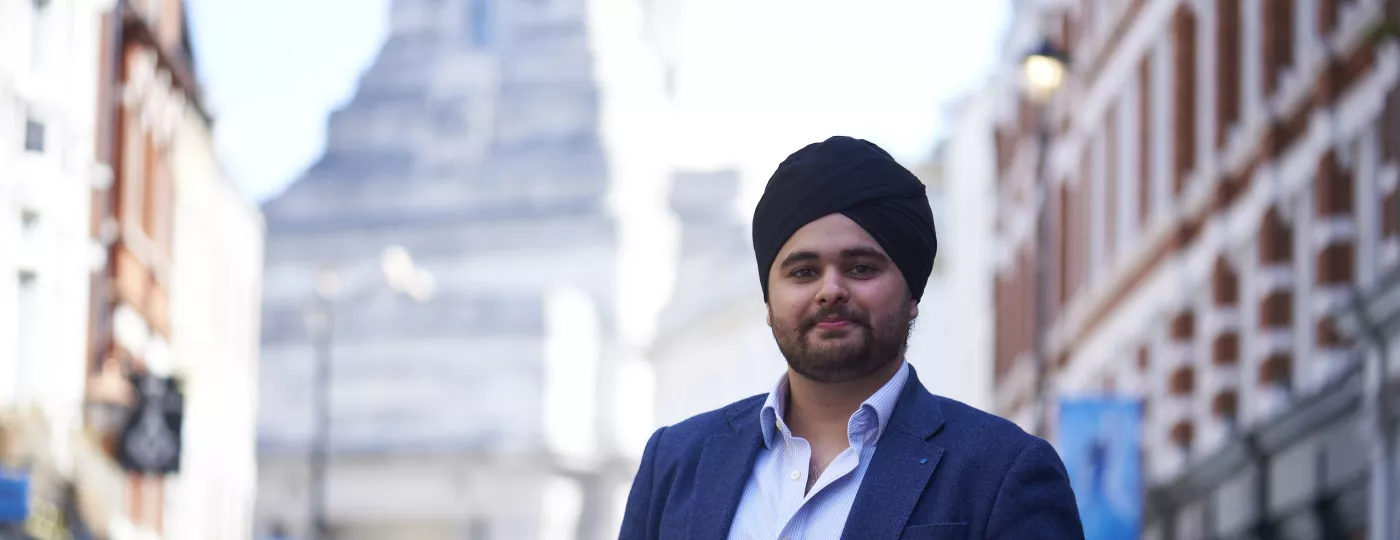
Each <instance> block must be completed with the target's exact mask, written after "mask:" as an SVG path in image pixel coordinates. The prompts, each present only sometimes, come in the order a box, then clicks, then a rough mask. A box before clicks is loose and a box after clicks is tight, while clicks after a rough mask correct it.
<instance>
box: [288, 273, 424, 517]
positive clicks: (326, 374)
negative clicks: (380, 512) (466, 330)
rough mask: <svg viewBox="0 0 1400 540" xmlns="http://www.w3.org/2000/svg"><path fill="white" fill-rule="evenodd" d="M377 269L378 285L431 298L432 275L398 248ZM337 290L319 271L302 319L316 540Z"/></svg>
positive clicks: (335, 281) (336, 279) (334, 279)
mask: <svg viewBox="0 0 1400 540" xmlns="http://www.w3.org/2000/svg"><path fill="white" fill-rule="evenodd" d="M379 270H380V274H381V277H383V278H384V283H385V284H387V285H388V286H389V288H390V289H392V290H393V291H394V292H395V293H398V294H402V295H404V296H407V297H409V298H412V299H414V300H416V301H418V302H426V301H428V300H430V299H431V298H432V297H433V292H434V290H435V285H434V281H433V275H432V274H431V273H429V272H428V271H427V270H426V269H424V268H422V267H419V266H418V265H417V264H415V263H414V262H413V257H412V256H410V255H409V253H408V250H407V249H404V247H403V246H399V245H393V246H389V247H388V248H385V250H384V253H383V254H382V255H381V256H380V259H379ZM340 290H341V283H340V275H339V274H338V273H337V272H336V270H335V268H334V267H331V266H325V267H322V268H321V269H320V271H318V272H317V274H316V295H315V299H314V301H313V303H312V306H311V309H310V310H309V311H308V313H307V316H306V325H307V330H308V331H309V332H310V334H311V339H312V346H313V347H314V348H315V349H316V366H315V373H314V374H313V380H312V383H313V386H314V388H313V393H312V407H313V422H314V424H313V432H312V441H311V456H310V458H311V460H310V461H311V463H310V469H311V479H310V486H309V491H310V497H309V499H310V501H309V504H310V513H311V538H314V539H316V540H324V539H325V538H328V537H329V534H330V529H329V527H328V524H327V523H326V465H327V453H328V452H329V446H330V428H331V416H330V380H331V349H332V339H331V336H332V330H333V329H334V327H335V324H334V314H335V309H334V301H335V299H336V298H337V297H338V296H339V295H340Z"/></svg>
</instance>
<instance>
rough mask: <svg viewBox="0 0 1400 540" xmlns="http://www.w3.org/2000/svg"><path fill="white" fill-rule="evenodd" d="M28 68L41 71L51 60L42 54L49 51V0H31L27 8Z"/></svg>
mask: <svg viewBox="0 0 1400 540" xmlns="http://www.w3.org/2000/svg"><path fill="white" fill-rule="evenodd" d="M29 14H30V15H29V16H30V20H29V70H30V71H33V72H35V73H39V72H41V71H42V70H43V69H44V67H46V66H47V65H49V64H50V63H51V62H46V61H45V58H44V56H45V55H46V54H47V53H48V51H49V46H50V44H49V42H48V41H49V35H51V34H52V33H53V32H51V31H50V30H49V26H50V25H51V24H52V22H51V21H52V20H53V16H52V15H51V14H50V13H49V0H33V2H32V3H31V9H30V10H29Z"/></svg>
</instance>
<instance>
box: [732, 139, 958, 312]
mask: <svg viewBox="0 0 1400 540" xmlns="http://www.w3.org/2000/svg"><path fill="white" fill-rule="evenodd" d="M837 212H840V213H841V214H844V215H845V216H846V217H848V218H850V219H851V221H854V222H856V224H857V225H860V226H861V228H863V229H865V231H866V232H868V233H870V236H871V237H872V238H874V239H875V241H876V242H879V243H880V247H882V248H884V250H885V253H887V254H888V255H889V256H890V259H891V260H892V261H894V264H895V266H897V267H898V268H899V271H900V273H901V274H903V275H904V281H905V282H906V283H908V284H909V293H910V295H912V296H913V298H914V299H915V300H918V299H920V298H921V297H922V296H923V294H924V286H925V285H927V284H928V278H929V274H931V273H932V272H933V259H934V256H935V255H936V254H937V253H938V237H937V236H936V235H935V234H934V230H933V210H932V209H931V208H929V203H928V195H927V194H926V192H925V189H924V184H923V182H920V181H919V179H918V178H917V177H915V176H914V173H911V172H909V169H906V168H904V166H902V165H900V164H899V163H898V162H896V161H895V160H894V158H893V157H891V156H890V154H889V153H888V152H885V151H884V150H883V149H881V148H880V147H879V146H876V145H875V144H873V143H871V142H868V141H865V140H861V139H853V138H851V137H840V136H838V137H832V138H830V139H827V140H826V141H823V142H820V143H812V144H810V145H807V146H806V147H805V148H803V149H801V150H798V151H797V152H794V153H793V154H792V155H791V156H788V158H787V159H785V160H783V162H782V164H780V165H778V170H777V171H776V172H774V173H773V177H772V178H769V179H768V187H767V188H765V189H764V191H763V198H762V199H759V201H758V207H757V208H756V209H754V213H753V250H754V255H755V256H757V258H758V279H759V283H760V284H761V285H762V287H763V301H764V302H767V301H768V271H769V269H770V268H772V266H773V261H774V259H776V258H777V257H778V250H780V249H782V247H783V244H785V243H787V241H788V238H790V237H792V235H793V233H795V232H797V230H798V229H801V228H802V227H803V226H804V225H806V224H808V223H811V222H812V221H815V220H816V219H818V218H821V217H823V216H826V215H829V214H834V213H837Z"/></svg>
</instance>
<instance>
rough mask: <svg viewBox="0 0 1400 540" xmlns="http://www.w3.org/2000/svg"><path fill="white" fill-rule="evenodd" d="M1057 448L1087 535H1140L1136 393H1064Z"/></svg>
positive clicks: (1089, 538) (1098, 539)
mask: <svg viewBox="0 0 1400 540" xmlns="http://www.w3.org/2000/svg"><path fill="white" fill-rule="evenodd" d="M1059 420H1060V422H1059V429H1058V432H1059V445H1058V446H1059V452H1060V457H1061V458H1062V459H1063V460H1064V462H1065V468H1066V469H1068V470H1069V479H1070V484H1071V485H1072V486H1073V487H1074V498H1075V500H1076V502H1078V503H1079V517H1080V519H1081V520H1082V521H1083V522H1084V536H1085V540H1129V539H1135V538H1138V537H1140V535H1141V534H1142V533H1141V531H1142V506H1143V480H1142V463H1141V461H1142V459H1141V456H1142V454H1141V453H1140V450H1139V449H1140V448H1142V440H1141V439H1142V436H1141V434H1142V405H1141V402H1140V401H1139V400H1138V399H1137V398H1127V397H1076V398H1062V399H1061V401H1060V418H1059Z"/></svg>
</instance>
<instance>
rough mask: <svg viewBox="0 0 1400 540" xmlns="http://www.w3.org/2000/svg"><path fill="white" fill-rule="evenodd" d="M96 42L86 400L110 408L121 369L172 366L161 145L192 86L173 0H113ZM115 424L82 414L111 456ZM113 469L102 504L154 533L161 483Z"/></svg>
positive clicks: (120, 388)
mask: <svg viewBox="0 0 1400 540" xmlns="http://www.w3.org/2000/svg"><path fill="white" fill-rule="evenodd" d="M103 38H104V39H103V50H102V56H101V58H102V63H101V66H100V69H101V75H100V76H101V83H100V85H99V96H98V103H99V105H98V111H99V112H98V119H97V126H98V135H97V137H98V141H97V145H98V149H97V151H98V156H99V159H100V160H104V161H105V162H106V163H107V164H108V166H109V167H110V170H111V180H112V181H111V182H110V183H109V184H108V185H106V186H104V189H96V190H94V191H93V204H92V208H93V216H92V236H93V238H94V240H95V242H96V243H98V244H100V245H101V246H102V247H103V248H104V249H105V254H106V264H105V265H104V267H103V268H102V269H101V270H99V271H97V272H96V273H94V276H93V283H92V293H93V294H92V320H91V335H90V339H89V352H90V353H89V358H90V365H89V376H90V380H89V383H88V401H89V403H90V405H91V404H107V405H109V406H112V405H116V406H118V407H120V406H130V405H131V404H132V403H133V400H134V396H133V394H134V389H133V388H132V387H131V386H130V384H129V383H127V381H126V376H127V375H129V374H133V373H145V372H147V371H149V370H151V369H152V367H153V365H162V364H168V363H169V362H170V343H171V336H170V327H171V321H170V318H169V310H170V299H169V297H170V274H171V245H172V228H173V218H174V191H173V189H174V182H173V171H172V163H171V151H170V149H171V142H172V138H173V137H174V135H175V133H176V130H177V129H178V128H179V126H180V125H181V122H182V121H183V119H184V114H185V110H186V109H185V108H186V107H195V108H196V109H198V108H199V101H198V95H199V93H198V85H197V82H196V81H195V78H194V69H193V65H192V55H191V54H190V42H189V36H188V33H187V30H186V25H185V13H184V4H183V2H182V1H181V0H129V1H118V2H115V3H114V5H113V7H112V10H111V12H110V13H109V15H108V16H107V18H106V21H105V22H104V25H103ZM90 410H93V408H92V407H90ZM117 421H118V420H114V418H104V417H102V416H101V415H96V414H95V413H90V415H89V418H88V423H89V425H90V426H91V428H92V429H93V430H94V431H95V432H96V433H98V434H99V435H100V437H101V439H102V441H101V442H102V445H103V446H104V447H105V450H106V451H107V452H108V453H110V454H111V456H109V457H112V458H114V459H115V456H116V454H117V450H116V446H117V442H118V437H119V431H120V426H119V425H117V424H116V423H115V422H117ZM121 474H123V475H125V477H126V479H125V482H124V483H125V485H124V486H123V488H122V489H118V490H116V493H115V495H116V496H115V497H114V499H115V500H116V501H119V502H116V503H114V504H115V506H118V508H109V509H108V510H110V511H114V512H118V513H121V514H124V515H126V516H127V517H128V518H129V521H130V522H131V524H133V525H134V526H135V527H137V528H138V529H141V530H145V531H149V532H154V533H156V534H159V533H160V531H161V530H162V522H163V509H164V507H165V493H164V491H165V488H164V486H165V479H164V478H163V477H161V476H157V475H142V474H134V473H128V472H123V473H121Z"/></svg>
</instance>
